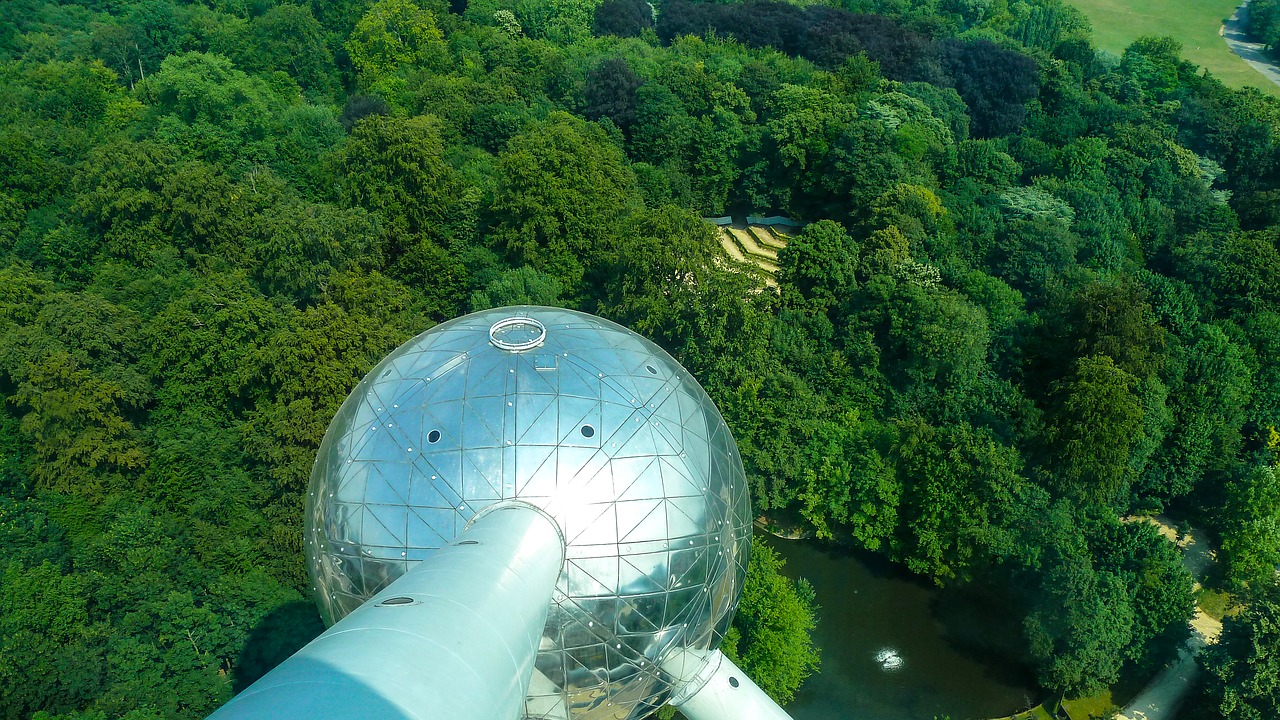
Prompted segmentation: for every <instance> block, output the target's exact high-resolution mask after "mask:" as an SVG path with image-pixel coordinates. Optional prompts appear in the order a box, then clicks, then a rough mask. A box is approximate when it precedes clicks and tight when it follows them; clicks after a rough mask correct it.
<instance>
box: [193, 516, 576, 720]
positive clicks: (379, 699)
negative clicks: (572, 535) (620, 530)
mask: <svg viewBox="0 0 1280 720" xmlns="http://www.w3.org/2000/svg"><path fill="white" fill-rule="evenodd" d="M563 562H564V541H563V536H562V535H561V534H560V531H559V528H558V527H557V526H556V524H555V522H554V521H553V520H551V518H550V517H549V516H547V515H546V514H545V513H544V512H542V511H541V510H538V509H536V508H533V507H531V506H529V505H526V504H523V503H503V504H500V505H494V506H490V509H489V510H488V511H487V512H485V513H484V514H483V515H481V516H478V517H477V518H476V520H475V521H474V522H473V523H472V524H471V526H470V527H469V528H467V529H466V531H465V532H463V533H462V534H461V535H460V536H459V537H458V538H457V539H456V540H455V541H454V542H453V543H452V544H449V545H445V546H442V547H440V548H437V549H436V550H434V551H432V553H431V554H430V555H429V556H428V557H427V558H426V559H425V560H423V561H422V562H421V563H419V564H417V565H416V566H415V567H414V569H413V570H412V571H410V572H409V573H406V574H405V575H403V576H402V577H400V578H399V579H398V580H396V581H395V582H393V583H391V584H390V586H388V587H387V588H386V589H384V590H383V591H382V592H381V593H378V594H377V595H376V596H374V597H373V598H372V599H370V600H369V602H367V603H365V604H364V605H362V606H361V607H360V608H358V609H356V610H355V611H354V612H352V613H350V614H349V615H347V616H346V617H344V618H343V619H342V620H340V621H339V622H338V623H337V624H335V625H334V626H333V627H331V628H329V630H327V631H326V632H325V633H324V634H322V635H321V636H320V637H318V638H316V639H315V640H313V641H312V642H311V643H310V644H309V645H307V646H306V647H305V648H303V649H302V650H300V651H298V652H297V653H296V654H295V655H293V656H292V657H290V658H289V659H288V660H286V661H285V662H284V663H282V664H281V665H280V666H278V667H277V668H275V669H274V670H272V671H271V672H270V673H268V674H267V675H266V676H264V677H263V678H261V679H260V680H258V681H257V682H256V683H254V684H253V685H252V686H250V687H249V688H248V689H246V690H245V691H244V692H242V693H241V694H239V695H237V696H236V697H235V698H234V699H233V700H232V701H231V702H230V703H228V704H227V705H225V706H224V707H223V708H222V709H221V710H219V711H218V712H216V713H214V714H213V715H212V716H211V717H212V718H216V720H300V719H302V718H307V719H308V720H329V719H332V720H401V719H403V720H410V719H416V720H422V719H424V718H431V719H435V718H442V719H443V718H449V720H516V718H520V717H522V716H523V713H524V703H525V696H526V694H527V693H528V688H529V681H530V679H531V677H532V676H533V669H534V668H533V666H534V659H535V657H536V656H537V653H538V646H539V643H540V642H541V639H542V629H543V627H544V626H545V624H546V617H547V608H548V607H549V605H550V603H551V595H552V592H553V590H554V588H555V584H556V580H557V578H558V577H559V575H560V570H561V566H562V565H563Z"/></svg>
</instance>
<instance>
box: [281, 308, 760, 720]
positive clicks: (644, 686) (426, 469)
mask: <svg viewBox="0 0 1280 720" xmlns="http://www.w3.org/2000/svg"><path fill="white" fill-rule="evenodd" d="M511 498H515V499H519V500H522V501H525V502H528V503H531V504H533V505H536V506H538V507H541V508H543V509H544V510H546V511H547V512H548V513H549V514H550V515H551V516H552V517H554V518H555V519H556V521H557V522H558V523H559V524H560V527H561V530H562V532H563V533H564V535H565V540H566V547H567V549H566V560H565V564H564V569H563V572H562V573H561V576H560V580H559V582H558V584H557V588H556V592H555V594H554V597H553V599H552V606H551V608H550V611H549V613H548V616H547V624H546V629H545V632H544V637H543V640H542V645H541V649H540V652H539V654H538V659H537V672H536V673H535V679H534V682H533V684H532V685H531V686H530V692H529V695H530V697H529V699H528V701H527V703H526V714H527V716H528V717H537V718H542V717H546V718H555V717H563V716H564V715H565V714H566V708H567V709H568V714H570V715H572V716H573V717H575V718H591V719H593V720H594V719H597V718H619V719H622V718H629V717H642V716H643V715H645V714H646V713H648V712H649V711H651V710H652V709H653V708H655V707H657V706H658V705H660V704H661V703H662V702H664V701H665V699H666V698H667V696H668V694H669V692H670V689H671V687H670V685H671V681H672V678H671V674H669V670H670V663H669V662H668V667H667V669H662V668H660V667H659V666H660V665H661V664H662V663H663V662H664V661H669V660H670V659H671V657H673V656H674V655H675V653H674V651H675V650H677V649H681V648H691V649H707V648H712V647H715V646H716V645H718V644H719V640H720V637H721V635H722V634H723V632H724V630H725V629H726V627H727V624H728V622H729V620H730V619H731V618H732V614H733V609H734V606H735V605H736V603H737V598H738V595H739V593H740V591H741V587H742V581H743V578H744V577H745V574H746V564H747V555H748V551H749V543H750V537H751V535H750V532H751V526H750V523H751V513H750V507H749V499H748V495H747V488H746V483H745V479H744V477H743V472H742V461H741V459H740V458H739V456H738V450H737V446H736V445H735V443H734V441H733V438H732V437H731V436H730V434H729V431H728V429H727V428H726V427H725V424H724V420H723V419H722V418H721V416H720V413H719V411H718V410H716V408H715V406H714V404H713V403H712V402H711V400H710V398H708V397H707V395H706V393H705V392H704V391H703V390H702V388H701V386H699V385H698V383H697V381H695V380H694V379H693V377H692V376H690V375H689V374H688V372H686V371H685V370H684V368H682V367H681V366H680V365H679V363H677V362H676V361H675V360H674V359H672V358H671V357H670V356H669V355H667V354H666V353H665V352H664V351H663V350H661V349H660V348H658V347H657V346H656V345H654V344H653V343H651V342H649V341H648V340H645V339H644V338H642V337H640V336H639V335H636V334H635V333H633V332H631V331H629V330H627V329H626V328H623V327H621V326H619V325H616V324H614V323H611V322H609V321H606V320H603V319H601V318H597V317H594V316H591V315H586V314H583V313H578V312H574V311H570V310H561V309H553V308H538V307H519V308H499V309H495V310H488V311H485V312H481V313H476V314H473V315H468V316H466V317H462V318H458V319H456V320H452V321H450V322H447V323H444V324H442V325H439V326H436V327H435V328H432V329H431V330H428V331H427V332H425V333H423V334H421V335H419V336H418V337H416V338H414V339H413V340H410V341H409V342H408V343H405V344H404V345H403V346H401V347H400V348H398V349H397V350H396V351H395V352H393V353H392V354H391V355H389V356H388V357H387V358H386V359H384V360H383V361H382V362H381V363H380V364H379V365H378V366H377V367H376V368H374V370H373V371H372V372H371V373H370V374H369V375H368V376H367V377H366V378H365V379H364V380H362V381H361V382H360V384H359V385H358V386H357V387H356V389H355V390H354V391H353V392H352V393H351V395H350V397H348V398H347V400H346V402H345V403H344V404H343V406H342V408H341V409H340V410H339V412H338V414H337V416H336V417H335V418H334V420H333V422H332V424H331V425H330V427H329V431H328V433H327V434H326V435H325V439H324V442H323V444H322V445H321V448H320V453H319V456H318V457H317V460H316V466H315V469H314V471H313V473H312V478H311V487H310V491H309V496H308V503H307V514H306V517H307V520H306V522H307V527H306V541H307V546H306V549H307V559H308V565H309V568H310V571H311V576H312V579H313V584H314V588H315V593H316V597H317V601H318V603H319V605H320V610H321V614H322V616H323V617H324V619H325V621H326V622H327V623H330V624H332V623H333V622H334V621H336V620H337V619H339V618H341V617H343V616H344V615H345V614H347V613H348V612H350V611H351V610H353V609H354V608H356V607H358V606H359V605H360V604H361V603H363V602H364V601H365V600H366V599H368V598H369V597H371V596H372V595H373V594H375V593H376V592H377V591H378V590H380V589H381V588H383V587H385V586H386V585H387V583H389V582H390V581H391V580H393V579H395V578H396V577H399V576H400V575H401V574H403V573H404V571H405V570H406V568H408V567H409V566H410V565H412V564H413V563H415V562H417V561H418V560H421V559H422V558H423V557H424V556H425V555H426V554H427V553H428V552H429V551H430V550H432V549H434V548H438V547H440V546H441V545H444V544H445V543H447V542H448V541H449V540H451V539H452V538H454V537H455V536H456V535H457V534H458V533H460V532H461V531H462V529H463V527H465V525H466V523H467V521H468V520H469V519H470V518H471V517H473V516H474V515H475V514H476V513H477V512H478V511H480V510H481V509H482V508H484V507H485V506H487V505H489V504H491V503H493V502H496V501H498V500H502V499H511ZM686 655H687V656H689V657H693V656H694V655H693V654H681V655H680V656H681V657H683V656H686ZM676 674H682V675H685V676H688V675H690V674H692V673H691V672H684V673H676Z"/></svg>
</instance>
